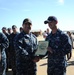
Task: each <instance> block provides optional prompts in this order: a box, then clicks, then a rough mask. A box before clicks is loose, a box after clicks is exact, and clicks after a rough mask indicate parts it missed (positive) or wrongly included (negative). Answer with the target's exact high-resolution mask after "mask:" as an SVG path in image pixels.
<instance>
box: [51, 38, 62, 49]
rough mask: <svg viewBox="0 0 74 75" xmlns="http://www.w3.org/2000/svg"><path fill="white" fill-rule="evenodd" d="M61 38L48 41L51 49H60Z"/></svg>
mask: <svg viewBox="0 0 74 75" xmlns="http://www.w3.org/2000/svg"><path fill="white" fill-rule="evenodd" d="M61 45H62V44H61V38H60V37H52V38H51V39H50V46H51V47H52V48H61Z"/></svg>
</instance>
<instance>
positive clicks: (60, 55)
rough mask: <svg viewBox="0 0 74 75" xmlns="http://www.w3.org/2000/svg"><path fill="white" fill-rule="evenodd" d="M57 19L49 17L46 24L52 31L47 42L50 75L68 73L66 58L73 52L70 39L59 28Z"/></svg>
mask: <svg viewBox="0 0 74 75" xmlns="http://www.w3.org/2000/svg"><path fill="white" fill-rule="evenodd" d="M57 22H58V20H57V18H56V17H55V16H49V17H48V19H47V20H46V21H44V23H45V24H48V26H49V27H50V29H51V33H50V34H49V35H48V36H47V38H46V40H47V41H48V42H49V45H48V48H47V50H48V70H47V73H48V75H64V74H65V73H66V66H65V62H66V61H65V56H66V54H68V53H69V52H71V41H70V38H69V37H68V36H67V35H66V34H65V33H63V32H62V31H61V30H60V29H58V28H57V25H56V24H57Z"/></svg>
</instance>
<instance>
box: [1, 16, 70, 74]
mask: <svg viewBox="0 0 74 75" xmlns="http://www.w3.org/2000/svg"><path fill="white" fill-rule="evenodd" d="M44 23H45V24H48V26H49V28H51V33H50V34H48V36H47V37H46V41H48V42H49V44H48V48H47V53H46V55H48V69H47V74H48V75H64V74H65V73H66V66H65V56H66V54H68V53H70V52H71V42H70V39H69V37H68V36H67V35H66V34H64V33H63V32H62V31H61V30H60V29H58V28H57V23H58V20H57V18H56V17H54V16H49V17H48V19H47V20H46V21H44ZM14 27H15V26H13V27H12V28H13V30H14ZM22 27H23V31H22V32H21V33H16V31H15V30H14V34H13V33H12V34H11V37H10V39H9V42H8V40H7V38H6V37H5V38H6V39H4V35H3V34H2V33H1V37H2V38H1V37H0V38H1V39H2V40H3V41H2V40H1V39H0V48H1V54H2V52H3V51H4V49H6V48H7V47H8V44H9V47H10V56H11V55H13V56H11V57H10V58H11V59H13V60H14V61H12V66H13V68H12V69H13V75H36V71H37V69H36V62H38V61H39V60H40V59H41V58H42V57H40V56H35V52H36V51H37V49H38V41H37V38H36V36H35V35H34V34H32V33H31V32H30V31H31V28H32V21H31V20H30V19H28V18H26V19H24V20H23V23H22ZM15 33H16V35H15ZM2 55H3V54H2ZM43 57H44V56H43ZM1 60H2V59H1ZM13 63H14V64H13ZM4 70H5V68H4V69H3V73H4ZM2 75H5V74H2Z"/></svg>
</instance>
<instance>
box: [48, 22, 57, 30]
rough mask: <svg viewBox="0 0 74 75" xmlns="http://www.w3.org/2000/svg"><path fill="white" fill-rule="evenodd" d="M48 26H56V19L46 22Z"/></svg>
mask: <svg viewBox="0 0 74 75" xmlns="http://www.w3.org/2000/svg"><path fill="white" fill-rule="evenodd" d="M48 26H49V27H50V28H51V29H54V28H55V27H56V21H51V22H49V23H48Z"/></svg>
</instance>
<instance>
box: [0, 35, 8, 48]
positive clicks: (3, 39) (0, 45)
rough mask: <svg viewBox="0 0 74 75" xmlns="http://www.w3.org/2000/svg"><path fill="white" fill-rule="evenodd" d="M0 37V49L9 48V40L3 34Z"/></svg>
mask: <svg viewBox="0 0 74 75" xmlns="http://www.w3.org/2000/svg"><path fill="white" fill-rule="evenodd" d="M1 37H2V39H1V41H2V42H1V44H0V47H1V48H2V49H3V48H8V46H9V40H8V39H7V37H6V36H5V35H4V34H2V35H1Z"/></svg>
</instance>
